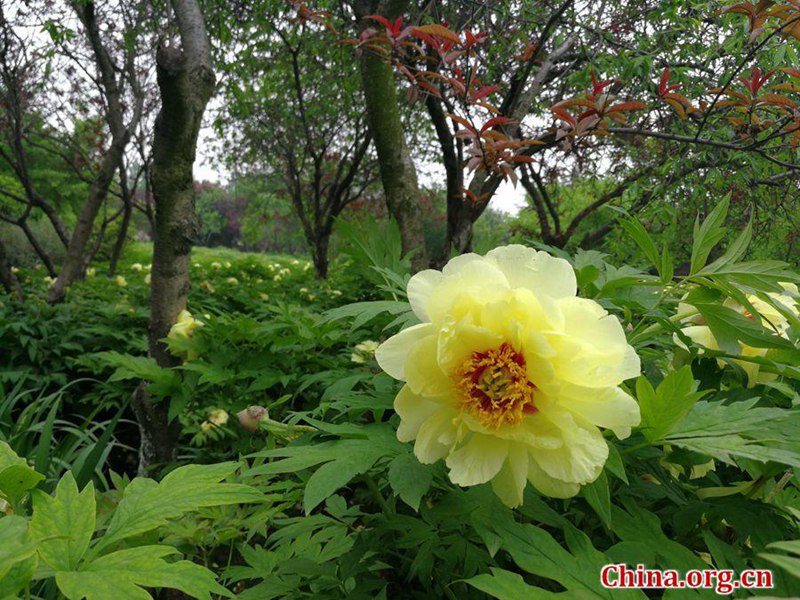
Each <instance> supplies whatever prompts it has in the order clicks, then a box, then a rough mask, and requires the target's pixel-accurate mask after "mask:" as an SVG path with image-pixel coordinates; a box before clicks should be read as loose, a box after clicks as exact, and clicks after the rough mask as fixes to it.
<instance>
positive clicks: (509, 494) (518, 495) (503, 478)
mask: <svg viewBox="0 0 800 600" xmlns="http://www.w3.org/2000/svg"><path fill="white" fill-rule="evenodd" d="M527 482H528V449H527V448H526V447H525V446H524V445H520V444H509V446H508V458H507V459H506V462H505V463H503V467H502V468H501V469H500V471H499V472H498V473H497V475H495V476H494V478H493V479H492V490H493V491H494V493H495V494H497V497H498V498H500V500H501V502H502V503H503V504H505V505H506V506H508V507H509V508H516V507H517V506H519V505H520V504H522V496H523V494H524V492H525V485H526V484H527Z"/></svg>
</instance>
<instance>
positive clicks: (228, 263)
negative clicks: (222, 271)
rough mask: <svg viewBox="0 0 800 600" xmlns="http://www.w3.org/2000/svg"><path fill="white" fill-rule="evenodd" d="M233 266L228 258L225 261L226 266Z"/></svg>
mask: <svg viewBox="0 0 800 600" xmlns="http://www.w3.org/2000/svg"><path fill="white" fill-rule="evenodd" d="M232 266H233V265H231V262H230V261H229V260H226V261H225V268H226V269H230V268H231V267H232Z"/></svg>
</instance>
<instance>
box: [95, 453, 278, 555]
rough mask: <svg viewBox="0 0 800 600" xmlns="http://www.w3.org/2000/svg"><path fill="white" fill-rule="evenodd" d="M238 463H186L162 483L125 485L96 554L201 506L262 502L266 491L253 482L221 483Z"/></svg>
mask: <svg viewBox="0 0 800 600" xmlns="http://www.w3.org/2000/svg"><path fill="white" fill-rule="evenodd" d="M238 466H239V465H238V464H237V463H234V462H226V463H220V464H216V465H186V466H184V467H180V468H178V469H175V470H174V471H172V472H171V473H170V474H168V475H167V476H166V477H164V479H163V480H162V481H161V482H160V483H156V482H155V481H153V480H151V479H145V478H140V477H137V478H136V479H134V480H133V481H132V482H131V483H130V484H129V485H128V487H126V488H125V493H124V495H123V497H122V500H121V501H120V503H119V506H117V510H116V511H115V512H114V516H113V517H112V518H111V522H110V523H109V526H108V529H107V530H106V534H105V535H104V536H103V537H102V538H101V539H100V541H99V542H98V543H97V545H96V546H95V547H94V548H93V549H92V552H93V554H96V553H98V552H99V551H100V550H102V549H104V548H106V547H108V546H109V545H111V544H114V543H116V542H119V541H121V540H124V539H126V538H129V537H131V536H134V535H139V534H142V533H145V532H147V531H151V530H153V529H156V528H157V527H161V526H162V525H164V524H166V522H167V521H168V520H169V519H174V518H177V517H180V516H181V515H183V514H185V513H187V512H192V511H195V510H197V509H199V508H203V507H207V506H221V505H224V504H243V503H248V502H262V501H263V499H264V497H263V495H262V494H261V493H260V492H259V491H258V490H256V489H254V488H252V487H250V486H247V485H242V484H236V483H220V481H222V480H223V479H224V478H226V477H228V476H229V475H231V474H232V473H233V472H234V471H236V469H237V467H238Z"/></svg>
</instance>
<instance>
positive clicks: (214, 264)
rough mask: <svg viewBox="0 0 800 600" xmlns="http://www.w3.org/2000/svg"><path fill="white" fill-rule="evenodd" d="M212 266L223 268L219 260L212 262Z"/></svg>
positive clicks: (213, 267)
mask: <svg viewBox="0 0 800 600" xmlns="http://www.w3.org/2000/svg"><path fill="white" fill-rule="evenodd" d="M211 268H212V269H221V268H222V265H221V264H220V263H218V262H217V261H214V262H212V263H211Z"/></svg>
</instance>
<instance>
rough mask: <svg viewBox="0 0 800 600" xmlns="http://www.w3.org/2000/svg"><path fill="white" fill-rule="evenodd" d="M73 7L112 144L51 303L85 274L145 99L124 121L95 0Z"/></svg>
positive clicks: (49, 298) (50, 296)
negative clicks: (93, 237) (88, 255)
mask: <svg viewBox="0 0 800 600" xmlns="http://www.w3.org/2000/svg"><path fill="white" fill-rule="evenodd" d="M73 8H74V9H75V12H76V13H77V15H78V18H79V19H80V20H81V22H82V23H83V26H84V28H85V29H86V36H87V38H88V39H89V45H90V46H91V47H92V51H93V53H94V58H95V62H96V64H97V68H98V71H99V73H100V81H101V83H102V88H103V94H104V96H105V100H106V104H107V107H106V122H107V123H108V126H109V129H110V131H111V146H110V147H109V148H108V150H107V151H106V153H105V155H104V156H103V160H102V161H101V162H100V166H99V168H98V170H97V174H96V175H95V178H94V181H92V185H91V186H90V188H89V196H88V198H87V199H86V202H85V203H84V205H83V208H82V209H81V213H80V215H79V216H78V222H77V224H76V225H75V230H74V231H73V232H72V236H71V237H70V238H69V246H67V256H66V257H65V259H64V263H63V264H62V265H61V272H60V273H59V274H58V278H57V279H56V282H55V283H54V284H53V287H51V288H50V290H49V291H48V293H47V301H48V302H50V303H51V304H53V303H57V302H61V301H63V300H64V296H65V295H66V289H67V287H68V286H69V285H70V284H71V283H72V282H73V281H75V280H76V279H78V278H80V277H82V276H83V269H84V263H85V261H84V253H85V251H86V244H87V243H88V242H89V238H90V237H91V235H92V227H93V226H94V220H95V218H96V217H97V213H98V212H99V211H100V207H101V206H102V205H103V202H104V201H105V199H106V196H108V189H109V187H110V186H111V182H112V180H113V178H114V173H115V171H116V170H117V167H118V166H119V164H120V163H121V162H122V155H123V153H124V152H125V147H126V146H127V145H128V141H129V140H130V137H131V133H130V132H131V129H132V128H133V127H134V126H135V124H136V122H137V121H138V119H139V115H140V111H141V101H140V102H139V105H138V106H137V107H136V109H135V110H134V115H133V118H132V120H131V123H130V124H129V126H128V127H126V126H125V124H124V121H123V113H124V108H123V106H122V101H121V91H120V88H119V85H118V84H117V77H116V72H115V67H114V63H113V61H112V60H111V56H110V55H109V53H108V50H106V48H105V46H104V45H103V41H102V39H101V38H100V28H99V26H98V24H97V19H96V17H95V9H94V2H91V1H89V2H83V3H77V2H75V3H73Z"/></svg>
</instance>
